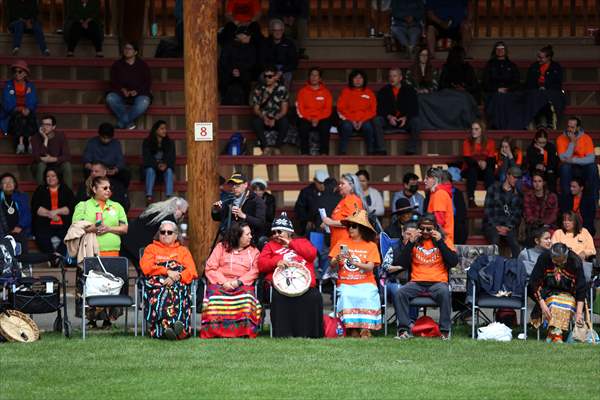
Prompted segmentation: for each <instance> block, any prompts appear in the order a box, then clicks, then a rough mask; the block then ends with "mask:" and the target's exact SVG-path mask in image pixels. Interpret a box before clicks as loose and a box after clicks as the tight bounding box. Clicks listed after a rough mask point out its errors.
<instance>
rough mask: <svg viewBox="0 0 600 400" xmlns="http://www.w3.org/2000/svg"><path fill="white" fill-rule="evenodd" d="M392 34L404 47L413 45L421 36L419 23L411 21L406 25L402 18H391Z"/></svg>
mask: <svg viewBox="0 0 600 400" xmlns="http://www.w3.org/2000/svg"><path fill="white" fill-rule="evenodd" d="M391 30H392V35H394V37H395V38H396V40H398V42H400V44H401V45H402V46H404V47H415V46H416V45H417V42H418V41H419V36H421V24H419V23H418V22H416V21H415V22H413V23H412V24H411V25H408V24H407V23H406V21H405V20H404V19H396V18H393V19H392V28H391Z"/></svg>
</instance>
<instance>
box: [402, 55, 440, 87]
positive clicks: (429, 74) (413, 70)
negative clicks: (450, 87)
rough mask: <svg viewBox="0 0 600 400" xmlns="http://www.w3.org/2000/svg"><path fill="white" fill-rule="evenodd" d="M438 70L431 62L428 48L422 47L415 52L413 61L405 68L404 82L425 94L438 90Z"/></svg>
mask: <svg viewBox="0 0 600 400" xmlns="http://www.w3.org/2000/svg"><path fill="white" fill-rule="evenodd" d="M438 79H439V71H438V70H437V69H436V68H435V67H434V66H433V64H432V63H431V57H430V56H429V50H427V49H426V48H422V49H420V50H419V51H417V52H416V55H415V60H414V63H413V64H412V65H411V66H410V68H408V69H407V70H406V82H407V83H408V84H409V85H410V86H412V87H413V88H414V89H415V90H416V91H417V93H419V94H426V93H432V92H435V91H437V90H438Z"/></svg>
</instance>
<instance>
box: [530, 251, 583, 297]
mask: <svg viewBox="0 0 600 400" xmlns="http://www.w3.org/2000/svg"><path fill="white" fill-rule="evenodd" d="M565 269H566V271H565V272H566V273H563V274H561V278H560V280H557V279H556V278H555V274H554V273H553V272H554V268H553V264H552V257H551V256H550V251H548V250H546V251H544V252H543V253H542V254H540V256H539V257H538V259H537V262H536V263H535V266H534V267H533V271H532V272H531V278H530V280H529V281H530V287H531V295H532V297H533V298H534V299H536V300H537V295H538V294H539V295H540V296H541V297H542V298H543V299H546V298H547V297H548V296H550V295H553V294H556V293H560V292H568V293H570V294H572V295H573V296H574V297H575V300H577V301H583V300H584V299H585V295H586V291H587V290H586V287H587V285H586V282H585V275H584V273H583V265H582V263H581V259H580V258H579V256H578V255H577V254H575V253H574V252H572V251H570V250H569V253H568V255H567V263H566V268H565Z"/></svg>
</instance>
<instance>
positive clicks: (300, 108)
mask: <svg viewBox="0 0 600 400" xmlns="http://www.w3.org/2000/svg"><path fill="white" fill-rule="evenodd" d="M332 104H333V98H332V96H331V92H330V91H329V89H327V87H326V86H325V85H324V84H323V82H322V81H321V69H320V68H319V67H312V68H310V70H309V71H308V82H306V85H305V86H304V87H303V88H302V89H300V91H299V92H298V94H297V95H296V113H297V114H298V135H299V136H300V152H301V153H302V154H310V146H309V142H310V140H309V139H310V132H311V131H317V132H319V154H324V155H327V154H329V130H330V129H331V118H330V117H331V110H332Z"/></svg>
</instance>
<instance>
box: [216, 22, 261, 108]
mask: <svg viewBox="0 0 600 400" xmlns="http://www.w3.org/2000/svg"><path fill="white" fill-rule="evenodd" d="M251 40H252V31H251V30H250V29H248V27H247V26H241V27H239V28H238V30H237V31H236V32H235V39H234V40H232V41H230V42H228V43H226V44H225V45H223V48H222V49H221V55H220V56H219V91H220V94H221V104H222V105H231V106H239V105H244V104H247V103H248V97H249V95H250V84H251V82H252V80H254V79H255V78H256V75H257V73H258V71H257V67H258V62H257V56H258V55H257V52H258V49H257V48H256V45H254V43H252V41H251Z"/></svg>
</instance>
